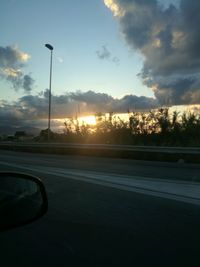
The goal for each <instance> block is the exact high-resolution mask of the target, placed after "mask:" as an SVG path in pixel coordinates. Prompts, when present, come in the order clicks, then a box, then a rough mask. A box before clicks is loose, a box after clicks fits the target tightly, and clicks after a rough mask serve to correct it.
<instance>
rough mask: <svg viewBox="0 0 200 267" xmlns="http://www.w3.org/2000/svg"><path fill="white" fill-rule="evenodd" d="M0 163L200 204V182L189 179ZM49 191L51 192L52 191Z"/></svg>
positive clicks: (0, 162)
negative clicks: (166, 178)
mask: <svg viewBox="0 0 200 267" xmlns="http://www.w3.org/2000/svg"><path fill="white" fill-rule="evenodd" d="M0 164H2V165H6V166H10V167H15V168H19V169H23V170H27V171H34V172H35V171H36V172H40V173H44V174H49V175H54V176H57V177H60V178H68V179H74V180H79V181H84V182H89V183H93V184H97V185H103V186H107V187H112V188H117V189H121V190H125V191H131V192H137V193H142V194H145V195H152V196H157V197H162V198H167V199H172V200H177V201H181V202H186V203H192V204H196V205H200V183H197V182H189V181H175V180H174V181H170V180H165V179H153V178H152V177H151V178H150V177H141V176H127V175H115V174H108V173H99V172H91V171H85V170H75V169H63V168H51V167H32V166H27V165H18V164H13V163H7V162H4V161H0ZM49 193H53V192H52V191H51V192H49Z"/></svg>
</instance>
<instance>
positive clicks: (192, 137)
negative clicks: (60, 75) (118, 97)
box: [37, 108, 200, 147]
mask: <svg viewBox="0 0 200 267" xmlns="http://www.w3.org/2000/svg"><path fill="white" fill-rule="evenodd" d="M95 117H96V124H95V125H88V124H86V123H80V122H79V121H78V119H70V120H68V121H65V123H64V124H65V129H64V132H63V133H62V134H59V133H53V132H51V141H53V142H65V143H82V144H94V143H95V144H97V143H98V144H126V145H155V146H195V147H196V146H200V115H195V114H194V113H189V112H188V113H183V114H180V113H178V112H176V111H174V112H173V113H172V114H170V113H169V110H168V109H167V108H160V109H158V110H153V111H149V112H143V113H142V112H133V113H129V120H128V121H123V120H121V119H120V118H119V117H118V116H117V115H116V114H113V113H110V114H109V115H105V114H102V113H98V114H96V115H95ZM37 140H38V141H45V140H47V130H43V131H41V133H40V136H39V137H38V138H37Z"/></svg>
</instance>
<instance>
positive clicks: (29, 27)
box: [0, 0, 200, 126]
mask: <svg viewBox="0 0 200 267" xmlns="http://www.w3.org/2000/svg"><path fill="white" fill-rule="evenodd" d="M199 12H200V1H199V0H193V1H190V0H176V1H175V0H174V1H173V0H171V1H170V0H168V1H167V0H84V1H83V0H73V1H72V0H57V1H54V0H34V1H33V0H1V1H0V30H1V37H2V38H1V41H0V126H1V125H3V124H6V123H7V121H10V122H11V123H15V125H16V126H17V125H21V124H23V123H24V121H27V120H37V119H45V118H46V117H47V107H48V87H49V63H50V51H49V50H48V49H47V48H46V47H45V44H46V43H49V44H51V45H53V47H54V50H53V76H52V117H54V118H65V117H68V116H71V115H74V114H75V113H77V112H79V113H80V114H81V115H84V114H94V113H95V112H100V111H101V112H110V111H113V112H126V111H127V110H128V109H150V108H153V107H157V106H163V105H169V106H170V105H182V104H184V105H187V104H200V90H199V85H200V79H199V70H200V57H199V53H200V52H199V51H200V50H199V45H200V32H199V31H198V25H199V22H200V17H199Z"/></svg>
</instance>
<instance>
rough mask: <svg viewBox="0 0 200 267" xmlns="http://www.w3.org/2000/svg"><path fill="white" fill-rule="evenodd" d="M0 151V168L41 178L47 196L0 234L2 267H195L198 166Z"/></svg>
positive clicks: (199, 238) (198, 261) (199, 230)
mask: <svg viewBox="0 0 200 267" xmlns="http://www.w3.org/2000/svg"><path fill="white" fill-rule="evenodd" d="M0 152H1V153H0V170H15V171H23V172H28V173H32V174H35V175H37V176H39V177H41V178H42V180H43V181H44V183H45V186H46V189H47V193H48V199H49V211H48V213H47V214H46V215H45V216H44V217H43V218H41V219H40V220H38V221H36V222H34V223H32V224H30V225H27V226H25V227H23V228H18V229H14V230H12V231H8V232H4V233H1V234H0V256H1V258H0V259H1V260H0V263H1V265H2V266H200V258H199V243H200V227H199V225H200V205H199V196H200V185H199V181H200V166H199V165H187V164H180V163H161V162H159V163H157V162H144V161H134V160H125V159H124V160H122V159H106V158H91V157H77V156H58V155H56V156H54V155H40V154H28V153H22V152H10V151H3V150H2V151H0ZM189 181H190V182H189Z"/></svg>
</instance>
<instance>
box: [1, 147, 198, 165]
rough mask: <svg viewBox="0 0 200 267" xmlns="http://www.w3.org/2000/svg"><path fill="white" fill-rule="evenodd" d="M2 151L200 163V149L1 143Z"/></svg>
mask: <svg viewBox="0 0 200 267" xmlns="http://www.w3.org/2000/svg"><path fill="white" fill-rule="evenodd" d="M0 149H9V150H13V151H26V152H36V153H37V152H38V153H51V154H76V155H87V156H103V157H119V158H132V159H142V160H160V161H180V160H182V161H186V162H195V163H200V147H197V148H195V147H159V146H130V145H108V144H65V143H37V142H0Z"/></svg>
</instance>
